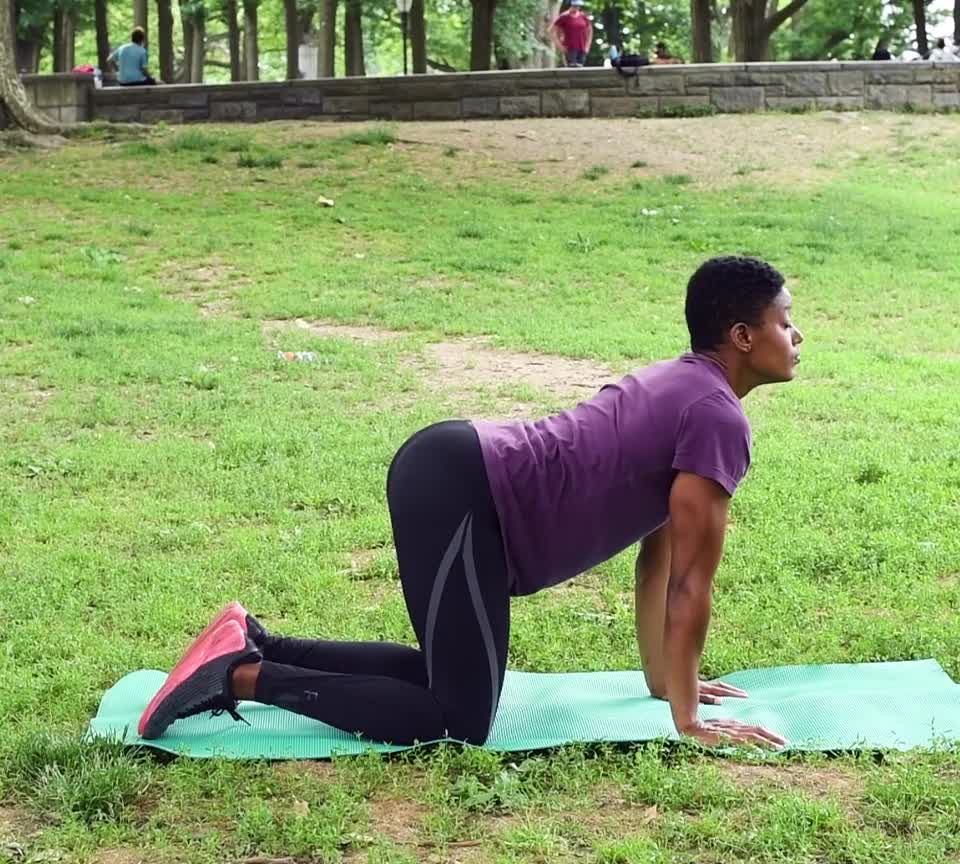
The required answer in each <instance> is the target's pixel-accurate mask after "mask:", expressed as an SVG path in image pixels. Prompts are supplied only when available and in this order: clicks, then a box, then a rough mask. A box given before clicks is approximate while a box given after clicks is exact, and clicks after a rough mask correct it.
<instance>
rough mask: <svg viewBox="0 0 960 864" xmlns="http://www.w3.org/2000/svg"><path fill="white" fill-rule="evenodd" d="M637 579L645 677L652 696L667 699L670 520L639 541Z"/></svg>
mask: <svg viewBox="0 0 960 864" xmlns="http://www.w3.org/2000/svg"><path fill="white" fill-rule="evenodd" d="M634 572H635V577H636V578H635V581H634V617H635V619H636V625H637V647H639V649H640V663H641V664H642V666H643V677H644V678H645V679H646V682H647V687H648V688H649V690H650V693H651V695H653V696H656V697H657V698H658V699H666V698H667V680H666V668H665V664H664V659H663V624H664V616H665V615H666V610H667V582H669V580H670V523H669V522H666V523H664V524H663V525H661V526H660V527H659V528H658V529H657V530H656V531H654V532H653V533H652V534H648V535H647V536H646V537H644V538H643V540H642V541H641V542H640V554H639V555H638V556H637V565H636V568H635V571H634Z"/></svg>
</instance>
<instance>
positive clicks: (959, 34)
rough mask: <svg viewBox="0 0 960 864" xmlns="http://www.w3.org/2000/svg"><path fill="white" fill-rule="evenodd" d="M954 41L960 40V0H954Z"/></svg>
mask: <svg viewBox="0 0 960 864" xmlns="http://www.w3.org/2000/svg"><path fill="white" fill-rule="evenodd" d="M953 41H954V44H956V43H957V42H960V0H953Z"/></svg>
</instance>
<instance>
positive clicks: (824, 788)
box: [719, 762, 864, 807]
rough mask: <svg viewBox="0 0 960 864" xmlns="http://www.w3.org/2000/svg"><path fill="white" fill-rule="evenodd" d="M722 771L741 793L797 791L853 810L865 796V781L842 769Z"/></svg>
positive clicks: (736, 765) (731, 765) (736, 766)
mask: <svg viewBox="0 0 960 864" xmlns="http://www.w3.org/2000/svg"><path fill="white" fill-rule="evenodd" d="M719 767H720V770H721V771H723V773H725V774H726V775H727V776H728V777H730V779H731V780H733V782H734V783H736V784H737V786H738V787H740V788H741V789H749V788H750V787H751V786H756V785H762V786H766V787H769V788H772V789H777V790H783V791H797V792H803V793H804V794H806V795H809V796H810V797H811V798H818V799H823V798H833V799H835V800H837V801H839V802H840V803H841V804H842V805H844V806H848V807H853V805H855V804H856V802H857V801H858V800H859V799H860V798H861V797H862V795H863V785H864V781H863V777H861V776H858V775H856V774H854V773H852V772H850V771H844V770H842V769H840V768H824V767H814V766H810V765H748V764H744V763H741V762H723V763H722V764H720V766H719Z"/></svg>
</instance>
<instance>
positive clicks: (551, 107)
mask: <svg viewBox="0 0 960 864" xmlns="http://www.w3.org/2000/svg"><path fill="white" fill-rule="evenodd" d="M540 98H541V100H542V105H543V116H544V117H588V116H589V115H590V93H589V91H587V90H557V91H552V92H551V91H545V92H544V94H543V95H542V96H541V97H540Z"/></svg>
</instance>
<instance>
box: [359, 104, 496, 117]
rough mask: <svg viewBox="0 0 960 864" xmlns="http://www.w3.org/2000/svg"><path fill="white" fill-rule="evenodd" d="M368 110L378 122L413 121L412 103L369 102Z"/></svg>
mask: <svg viewBox="0 0 960 864" xmlns="http://www.w3.org/2000/svg"><path fill="white" fill-rule="evenodd" d="M494 101H496V100H494ZM369 110H370V116H371V117H372V118H375V119H378V120H413V103H412V102H371V103H370V109H369Z"/></svg>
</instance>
